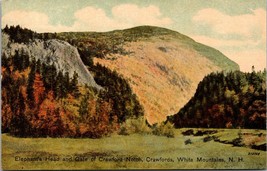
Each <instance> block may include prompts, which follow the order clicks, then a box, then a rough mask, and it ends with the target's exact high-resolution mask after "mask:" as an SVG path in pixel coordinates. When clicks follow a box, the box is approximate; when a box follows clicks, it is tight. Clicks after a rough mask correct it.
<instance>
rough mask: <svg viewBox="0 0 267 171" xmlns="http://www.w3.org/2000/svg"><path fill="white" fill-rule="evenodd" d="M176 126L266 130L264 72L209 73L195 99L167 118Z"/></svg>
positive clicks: (201, 83)
mask: <svg viewBox="0 0 267 171" xmlns="http://www.w3.org/2000/svg"><path fill="white" fill-rule="evenodd" d="M168 119H169V120H170V121H171V122H173V123H174V124H175V126H176V127H205V128H250V129H251V128H253V129H265V128H266V70H264V71H259V72H256V71H254V70H253V71H252V72H251V73H243V72H240V71H236V72H230V73H227V74H225V73H223V72H221V73H212V74H210V75H208V76H207V77H205V78H204V79H203V81H202V82H200V84H199V85H198V88H197V91H196V93H195V95H194V97H193V98H192V99H191V100H190V101H189V102H188V103H187V104H186V105H185V106H184V107H183V108H182V109H181V110H180V111H179V113H177V114H175V115H174V116H170V117H169V118H168Z"/></svg>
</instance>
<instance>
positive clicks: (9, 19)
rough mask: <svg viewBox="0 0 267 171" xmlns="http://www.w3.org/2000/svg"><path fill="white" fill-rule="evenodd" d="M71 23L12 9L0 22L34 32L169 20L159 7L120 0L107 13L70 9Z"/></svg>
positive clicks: (98, 28)
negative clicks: (124, 2) (71, 10)
mask: <svg viewBox="0 0 267 171" xmlns="http://www.w3.org/2000/svg"><path fill="white" fill-rule="evenodd" d="M74 18H75V21H74V23H73V25H72V26H64V25H51V24H50V23H49V17H48V16H47V15H46V14H44V13H40V12H36V11H23V10H16V11H11V12H9V13H7V14H5V15H4V16H3V18H2V25H3V26H5V25H6V24H7V25H18V24H19V25H21V26H22V27H27V28H30V29H33V30H35V31H37V32H62V31H110V30H114V29H124V28H129V27H134V26H139V25H154V26H162V27H167V26H169V25H170V24H172V20H171V19H170V18H167V17H163V16H162V14H161V12H160V9H159V8H158V7H156V6H153V5H150V6H148V7H139V6H137V5H134V4H122V5H118V6H115V7H113V8H112V9H111V16H108V15H107V14H106V11H104V10H103V9H101V8H96V7H92V6H87V7H85V8H82V9H80V10H78V11H76V12H75V13H74Z"/></svg>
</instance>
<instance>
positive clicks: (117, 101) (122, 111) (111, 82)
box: [91, 64, 144, 123]
mask: <svg viewBox="0 0 267 171" xmlns="http://www.w3.org/2000/svg"><path fill="white" fill-rule="evenodd" d="M91 71H92V72H94V73H95V74H94V75H95V81H96V83H97V84H98V85H101V86H102V87H104V88H105V89H106V92H104V94H101V95H102V96H103V98H104V99H106V100H112V103H113V110H112V115H116V116H117V117H118V120H119V122H121V123H122V122H124V121H125V120H126V119H128V118H132V117H135V118H137V117H139V116H143V114H144V110H143V107H142V106H141V104H140V103H139V101H138V100H137V97H136V95H135V94H133V92H132V90H131V88H130V85H129V84H128V82H127V81H126V80H125V79H123V78H122V77H121V76H120V75H119V74H118V73H117V72H116V71H111V70H109V69H108V68H106V67H104V66H101V65H100V64H97V65H96V66H94V67H92V68H91Z"/></svg>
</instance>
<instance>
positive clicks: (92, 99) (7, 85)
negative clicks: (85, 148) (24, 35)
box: [1, 50, 143, 138]
mask: <svg viewBox="0 0 267 171" xmlns="http://www.w3.org/2000/svg"><path fill="white" fill-rule="evenodd" d="M101 70H105V74H107V75H103V74H102V75H99V73H101ZM94 71H95V73H96V74H98V75H97V76H98V78H99V79H98V81H99V82H101V83H102V86H103V87H104V89H103V90H96V89H94V88H92V87H88V86H86V85H84V86H82V85H78V77H79V76H78V74H77V73H74V74H73V75H72V77H71V76H70V75H69V73H68V72H65V73H63V72H62V71H58V70H57V68H56V67H55V65H54V64H51V65H48V64H45V63H41V62H40V60H38V61H36V60H35V58H32V57H30V56H29V55H28V54H27V53H25V52H24V51H21V50H18V51H16V52H15V54H14V55H13V56H7V55H5V54H3V55H2V92H1V93H2V101H1V103H2V106H1V107H2V108H1V110H2V133H10V134H11V135H14V136H19V137H47V136H49V137H76V138H79V137H88V138H100V137H103V136H106V135H109V134H110V133H112V132H114V131H116V130H118V129H119V127H120V124H121V123H122V122H124V121H125V120H126V119H127V118H131V117H136V116H138V115H142V114H143V113H142V112H143V111H142V108H141V106H140V104H139V103H138V101H137V99H136V96H134V95H133V94H132V92H131V89H130V87H129V85H128V84H127V82H126V81H125V80H123V79H122V78H120V77H119V76H118V75H116V74H115V73H113V72H111V71H109V70H107V69H106V68H103V67H101V66H97V67H96V68H95V70H94ZM112 79H113V80H112ZM117 86H119V88H118V87H117ZM123 86H124V87H123ZM114 95H115V96H114ZM124 102H127V103H129V104H130V105H127V106H126V105H124ZM135 112H136V113H135ZM137 112H140V113H137Z"/></svg>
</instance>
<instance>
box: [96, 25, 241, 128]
mask: <svg viewBox="0 0 267 171" xmlns="http://www.w3.org/2000/svg"><path fill="white" fill-rule="evenodd" d="M140 33H141V34H143V35H144V36H143V37H137V36H136V35H138V34H140ZM106 34H110V33H106ZM114 34H115V33H114ZM116 34H123V35H124V36H129V38H128V39H129V40H131V36H135V37H137V38H136V39H135V40H134V41H127V42H126V43H124V44H123V45H122V48H123V49H125V50H126V51H127V52H129V53H128V54H126V55H125V54H108V55H106V56H105V58H101V59H100V58H95V59H94V62H95V63H97V62H98V63H100V64H102V65H105V66H107V67H108V68H110V69H112V70H116V71H117V72H118V73H120V74H121V75H123V76H124V78H126V79H127V80H129V83H130V85H131V87H132V89H133V91H134V93H136V95H137V96H138V99H139V100H140V103H141V104H142V105H143V106H144V110H145V116H146V119H147V120H148V122H149V123H151V124H153V123H156V122H161V121H164V120H165V119H166V117H167V116H168V115H173V114H175V113H177V112H178V111H179V110H180V109H181V108H182V107H183V106H184V105H185V104H186V103H187V102H188V101H189V100H190V98H191V97H192V96H193V95H194V93H195V91H196V88H197V85H198V83H199V82H200V81H201V80H202V79H203V78H204V76H205V75H207V74H209V73H211V72H216V71H222V70H226V71H230V70H239V66H238V65H237V64H236V63H234V62H233V61H231V60H230V59H228V58H227V57H226V56H224V55H223V54H222V53H221V52H219V51H218V50H216V49H213V48H211V47H208V46H205V45H202V44H199V43H197V42H195V41H194V40H193V39H191V38H189V37H187V36H184V35H182V34H180V33H177V32H174V31H170V30H167V29H163V28H154V27H138V28H133V29H129V30H121V31H116Z"/></svg>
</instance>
